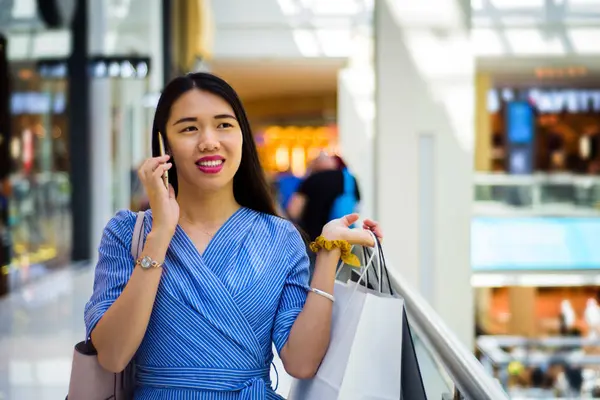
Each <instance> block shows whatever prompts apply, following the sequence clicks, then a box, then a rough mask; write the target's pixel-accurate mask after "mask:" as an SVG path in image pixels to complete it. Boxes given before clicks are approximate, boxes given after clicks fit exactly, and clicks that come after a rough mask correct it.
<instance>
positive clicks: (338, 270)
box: [335, 231, 377, 279]
mask: <svg viewBox="0 0 600 400" xmlns="http://www.w3.org/2000/svg"><path fill="white" fill-rule="evenodd" d="M369 233H371V235H373V237H374V238H375V239H377V237H376V236H375V234H374V233H373V232H371V231H369ZM375 245H377V241H376V242H375ZM353 249H354V246H352V247H351V248H350V251H352V250H353ZM363 250H364V247H363ZM374 259H375V252H373V254H372V255H371V257H370V258H369V261H368V262H367V264H366V265H365V266H364V267H362V266H361V267H360V271H361V272H362V271H363V270H365V269H367V267H369V266H370V265H371V264H372V263H373V261H374ZM365 260H366V257H365ZM344 265H345V263H344V261H343V260H342V259H340V261H339V262H338V265H337V267H336V273H335V279H337V278H338V277H339V275H340V273H341V272H342V269H344Z"/></svg>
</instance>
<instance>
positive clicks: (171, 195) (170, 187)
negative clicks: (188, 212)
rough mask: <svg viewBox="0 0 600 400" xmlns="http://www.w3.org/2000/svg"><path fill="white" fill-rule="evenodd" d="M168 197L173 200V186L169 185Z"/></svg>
mask: <svg viewBox="0 0 600 400" xmlns="http://www.w3.org/2000/svg"><path fill="white" fill-rule="evenodd" d="M169 197H170V198H171V199H174V198H175V188H173V185H171V184H169Z"/></svg>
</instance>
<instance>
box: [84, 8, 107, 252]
mask: <svg viewBox="0 0 600 400" xmlns="http://www.w3.org/2000/svg"><path fill="white" fill-rule="evenodd" d="M87 1H88V26H89V33H88V35H89V36H88V46H89V52H90V55H103V54H105V37H106V33H107V22H108V16H107V9H106V6H107V2H106V1H99V0H87ZM110 89H111V88H110V81H109V79H108V78H93V79H92V80H91V83H90V107H91V110H90V117H91V119H92V121H91V124H90V129H91V141H90V142H91V146H92V148H91V152H90V154H91V157H92V163H91V164H92V167H91V176H90V179H91V181H92V185H91V186H92V208H91V210H92V211H91V212H92V215H91V220H92V224H91V227H92V234H91V240H92V246H91V248H92V254H91V259H92V260H96V258H97V249H98V244H99V243H100V239H101V237H102V231H103V229H104V226H105V225H106V223H107V222H108V220H109V219H110V218H111V216H112V215H113V214H114V212H113V211H114V210H113V205H112V201H113V174H112V166H113V163H112V133H111V109H110V107H111V90H110ZM75 167H77V166H75Z"/></svg>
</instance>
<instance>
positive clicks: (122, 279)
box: [84, 210, 136, 338]
mask: <svg viewBox="0 0 600 400" xmlns="http://www.w3.org/2000/svg"><path fill="white" fill-rule="evenodd" d="M135 220H136V215H135V214H134V213H133V212H131V211H128V210H124V211H119V212H118V213H117V214H116V215H115V216H114V217H113V218H112V219H111V220H110V221H109V222H108V224H107V225H106V228H104V233H103V234H102V240H101V241H100V247H99V249H98V253H99V255H98V264H96V272H95V276H94V290H93V293H92V297H91V298H90V300H89V301H88V303H87V304H86V305H85V311H84V319H85V327H86V334H87V337H88V338H89V337H90V335H91V334H92V331H93V330H94V328H95V327H96V324H97V323H98V321H100V318H102V316H103V315H104V313H105V312H106V310H108V308H109V307H110V306H111V305H112V304H113V303H114V302H115V300H116V299H117V298H118V297H119V296H120V295H121V293H122V292H123V289H124V288H125V285H126V284H127V281H128V280H129V277H130V276H131V274H132V272H133V267H134V260H133V256H132V255H131V241H132V240H131V237H132V235H133V228H134V226H135Z"/></svg>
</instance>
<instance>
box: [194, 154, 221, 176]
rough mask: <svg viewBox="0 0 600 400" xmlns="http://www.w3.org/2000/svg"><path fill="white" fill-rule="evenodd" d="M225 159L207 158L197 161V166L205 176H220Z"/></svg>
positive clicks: (217, 157) (218, 157) (219, 157)
mask: <svg viewBox="0 0 600 400" xmlns="http://www.w3.org/2000/svg"><path fill="white" fill-rule="evenodd" d="M223 164H225V158H224V157H222V156H206V157H202V158H200V159H198V160H197V161H196V166H197V167H198V169H199V170H200V171H201V172H204V173H205V174H218V173H219V172H221V170H222V169H223Z"/></svg>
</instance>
